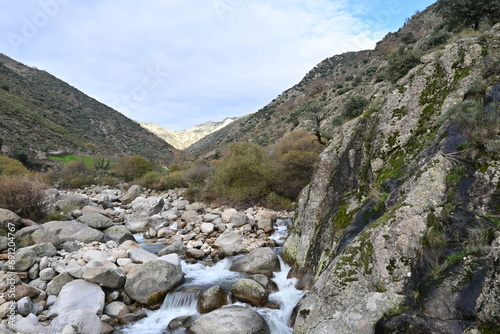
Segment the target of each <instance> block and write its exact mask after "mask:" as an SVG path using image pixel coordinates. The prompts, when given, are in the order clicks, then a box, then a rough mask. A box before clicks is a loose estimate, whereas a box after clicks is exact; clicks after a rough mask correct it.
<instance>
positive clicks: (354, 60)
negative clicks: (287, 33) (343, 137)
mask: <svg viewBox="0 0 500 334" xmlns="http://www.w3.org/2000/svg"><path fill="white" fill-rule="evenodd" d="M441 24H442V19H441V18H440V17H439V15H437V14H436V11H435V6H432V7H430V8H429V9H427V10H426V11H424V12H421V13H417V14H415V15H414V16H413V17H412V18H411V19H410V20H408V21H407V23H406V24H405V25H404V26H403V27H402V28H401V29H399V31H397V32H395V33H389V34H388V35H387V36H385V38H384V39H383V40H382V41H380V42H379V43H377V46H376V48H375V49H374V50H367V51H361V52H348V53H344V54H340V55H334V56H332V57H330V58H327V59H325V60H324V61H322V62H320V63H319V64H318V65H316V66H315V67H314V68H313V69H312V70H311V71H310V72H309V73H307V74H306V75H305V76H304V78H303V79H302V80H301V81H300V82H299V83H298V84H296V85H295V86H293V87H292V88H290V89H288V90H286V91H284V92H283V93H282V94H280V95H279V96H277V97H276V98H275V99H274V100H273V101H271V102H270V103H269V104H268V105H266V106H264V107H263V108H262V109H260V110H258V111H257V112H255V113H253V114H250V115H247V116H245V117H241V118H240V119H238V120H237V121H235V122H233V123H231V124H230V125H229V126H227V127H225V128H223V129H221V130H219V131H216V132H214V133H213V134H211V135H208V136H207V137H205V138H203V139H202V140H201V141H199V142H197V143H195V144H193V145H192V146H191V147H189V148H188V149H187V151H189V152H191V153H193V154H194V155H195V156H210V155H213V154H216V153H217V152H218V151H221V150H223V149H224V147H225V146H227V145H228V144H230V143H232V142H236V141H249V142H254V143H257V144H260V145H263V146H267V145H269V144H272V143H274V142H276V141H278V140H279V139H281V138H282V137H283V136H284V135H285V134H287V133H289V132H291V131H293V130H298V129H306V130H308V131H311V132H316V130H320V134H321V136H323V137H325V140H328V139H330V138H332V137H333V136H334V135H335V134H336V133H337V132H338V130H339V128H338V126H339V125H340V124H341V123H342V122H344V120H345V117H343V116H342V111H343V110H344V106H345V105H346V103H347V102H348V101H349V100H350V99H351V98H352V97H357V96H362V97H364V98H366V99H367V100H369V101H370V102H371V107H372V108H378V107H379V105H380V103H382V102H383V99H384V98H385V95H386V92H387V91H389V90H392V89H393V87H394V86H395V85H394V82H393V79H394V78H397V77H398V76H399V75H401V74H400V73H398V70H401V71H404V70H409V69H410V68H411V67H413V66H414V65H416V64H417V63H419V61H418V56H420V54H418V53H419V52H424V53H426V52H430V51H431V50H433V49H434V48H436V47H442V46H444V45H445V44H446V41H447V40H448V39H449V40H450V41H451V40H453V39H456V38H457V36H451V34H448V33H447V32H445V31H444V29H443V28H442V25H441ZM398 48H408V49H409V50H408V52H407V54H406V55H401V56H400V57H398V56H399V55H398V54H397V52H396V51H398ZM410 50H422V51H418V52H417V51H415V55H414V57H413V58H412V57H411V56H412V54H411V52H410ZM405 56H407V57H408V58H410V59H409V61H406V60H404V59H401V58H403V57H405ZM394 58H396V60H400V61H399V63H400V64H399V63H398V64H395V62H393V61H392V60H393V59H394ZM398 58H400V59H398ZM394 67H395V68H394ZM382 92H385V93H384V94H382Z"/></svg>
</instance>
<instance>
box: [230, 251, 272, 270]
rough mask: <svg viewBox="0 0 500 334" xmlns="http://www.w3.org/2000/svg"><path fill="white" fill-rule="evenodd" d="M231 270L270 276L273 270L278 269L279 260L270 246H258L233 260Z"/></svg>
mask: <svg viewBox="0 0 500 334" xmlns="http://www.w3.org/2000/svg"><path fill="white" fill-rule="evenodd" d="M231 270H232V271H238V272H243V273H249V274H263V275H266V276H268V277H271V276H272V273H273V272H275V271H279V270H280V261H279V259H278V255H276V253H275V252H274V251H273V250H272V249H271V248H266V247H260V248H256V249H254V250H253V251H252V252H250V253H249V254H247V255H245V256H243V257H241V258H239V259H237V260H236V261H234V262H233V264H232V265H231Z"/></svg>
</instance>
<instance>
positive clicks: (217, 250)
mask: <svg viewBox="0 0 500 334" xmlns="http://www.w3.org/2000/svg"><path fill="white" fill-rule="evenodd" d="M47 194H48V195H49V196H50V197H51V199H52V202H53V207H54V209H56V210H58V212H61V215H62V216H63V217H65V220H63V221H50V222H47V223H44V224H36V223H34V222H31V221H26V220H22V219H21V218H20V217H18V216H17V215H16V214H14V213H13V212H10V211H8V210H4V209H0V229H3V230H5V231H9V230H10V231H15V233H13V232H11V233H10V234H8V235H7V236H2V237H0V251H2V252H3V254H0V255H1V257H0V266H1V269H2V270H1V271H0V319H2V322H1V324H0V331H2V332H5V333H9V332H19V333H65V334H69V333H101V332H102V333H109V332H112V331H113V330H114V327H115V326H116V325H121V324H126V323H130V322H134V321H137V320H138V319H140V318H141V317H144V316H145V313H144V312H143V311H142V306H144V305H145V306H147V307H149V308H154V307H156V306H159V305H160V304H161V302H162V300H163V299H164V297H165V295H166V294H167V293H168V292H169V291H172V289H174V288H175V287H176V286H178V285H179V284H181V283H182V282H183V280H184V273H183V272H182V270H181V266H180V263H181V258H184V259H186V260H187V261H196V260H202V259H206V260H207V259H210V260H218V259H220V258H222V257H225V256H231V255H235V254H240V253H246V252H251V253H250V254H248V255H247V256H245V257H243V258H241V259H239V260H238V261H236V262H235V263H234V264H233V267H232V268H231V269H232V270H235V271H241V272H248V273H253V274H255V275H254V276H253V277H252V278H253V280H249V279H243V280H241V281H240V282H237V284H235V285H234V286H233V288H232V291H231V293H232V295H233V296H234V297H235V298H236V299H237V300H240V301H244V302H247V303H249V304H251V305H266V304H267V303H268V301H267V296H268V294H269V289H272V286H271V283H270V282H271V281H270V280H269V279H268V276H269V275H270V274H271V272H272V271H276V270H278V269H279V261H278V259H277V257H276V255H275V254H274V252H273V251H272V250H270V249H269V248H260V247H265V246H274V241H273V240H272V239H269V234H270V233H272V232H273V221H274V220H276V218H277V217H280V218H289V217H290V216H291V213H286V212H274V211H270V210H265V209H262V208H250V209H247V210H246V211H240V212H238V211H237V210H235V209H232V208H211V207H209V206H206V205H202V204H201V203H189V202H188V201H187V200H185V199H184V198H183V197H182V191H169V192H168V193H165V194H151V193H149V192H144V191H143V190H142V189H140V188H139V187H137V186H132V187H131V188H130V189H129V190H128V191H127V192H123V191H120V190H118V189H109V188H104V187H94V188H91V189H86V190H85V191H84V192H81V193H61V192H59V191H57V190H54V189H51V190H49V191H47ZM138 232H142V233H143V235H144V237H146V238H156V241H161V242H164V243H165V248H164V249H162V250H160V251H159V252H158V254H153V253H150V252H148V251H146V250H144V249H143V248H142V247H141V246H140V245H139V244H138V243H137V242H136V240H135V237H134V233H138ZM266 275H267V276H266ZM256 282H258V283H256ZM263 286H266V287H267V288H268V289H266V288H263ZM233 290H234V291H233ZM221 293H225V291H223V290H222V289H221V288H220V287H213V288H212V289H209V290H207V291H205V292H204V293H203V294H202V297H200V301H199V303H198V304H199V311H200V313H207V312H210V311H213V312H215V311H214V310H215V309H217V308H219V307H221V306H222V305H224V304H221V303H220V302H218V301H220V300H222V299H221ZM225 300H226V301H227V298H226V299H225ZM271 306H272V305H271ZM224 309H226V308H224ZM235 312H236V313H238V312H240V311H238V310H236V311H235ZM209 314H211V313H209ZM202 318H203V317H202ZM264 323H265V322H264ZM193 332H195V331H193Z"/></svg>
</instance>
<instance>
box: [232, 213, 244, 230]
mask: <svg viewBox="0 0 500 334" xmlns="http://www.w3.org/2000/svg"><path fill="white" fill-rule="evenodd" d="M229 223H230V224H233V225H234V227H241V226H243V225H246V224H247V223H248V217H247V215H246V214H245V213H244V212H238V213H236V214H234V215H232V216H231V218H229Z"/></svg>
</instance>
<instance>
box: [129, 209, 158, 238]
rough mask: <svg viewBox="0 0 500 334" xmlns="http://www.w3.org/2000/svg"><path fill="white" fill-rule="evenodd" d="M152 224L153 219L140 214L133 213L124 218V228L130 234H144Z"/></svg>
mask: <svg viewBox="0 0 500 334" xmlns="http://www.w3.org/2000/svg"><path fill="white" fill-rule="evenodd" d="M154 222H155V221H154V219H152V218H150V217H149V216H147V215H146V214H144V213H141V212H134V213H132V214H130V215H128V216H126V217H125V227H126V228H127V229H128V230H129V231H130V232H131V233H138V232H146V231H147V230H149V227H150V225H152V224H154Z"/></svg>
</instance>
